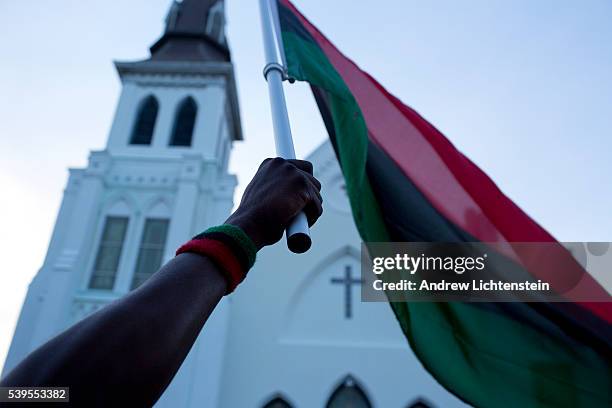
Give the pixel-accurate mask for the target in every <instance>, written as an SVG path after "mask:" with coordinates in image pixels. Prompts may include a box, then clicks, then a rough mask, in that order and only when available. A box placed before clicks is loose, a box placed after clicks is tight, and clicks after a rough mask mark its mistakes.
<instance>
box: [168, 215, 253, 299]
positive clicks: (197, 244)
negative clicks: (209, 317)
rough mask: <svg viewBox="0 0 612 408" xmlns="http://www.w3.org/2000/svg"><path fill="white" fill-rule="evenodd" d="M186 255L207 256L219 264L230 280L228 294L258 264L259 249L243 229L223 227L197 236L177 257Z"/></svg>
mask: <svg viewBox="0 0 612 408" xmlns="http://www.w3.org/2000/svg"><path fill="white" fill-rule="evenodd" d="M185 252H191V253H196V254H200V255H204V256H206V257H208V258H209V259H210V260H212V261H213V263H214V264H215V265H217V267H218V268H219V269H220V270H221V271H222V272H223V274H224V277H225V280H226V281H227V292H226V295H227V294H230V293H232V292H233V291H234V289H236V287H237V286H238V285H239V284H240V282H242V281H243V280H244V278H245V277H246V274H247V272H248V271H249V269H251V267H252V266H253V264H254V263H255V257H256V254H257V247H256V246H255V244H254V243H253V241H251V238H249V236H248V235H247V234H245V232H244V231H243V230H242V229H240V228H239V227H236V226H235V225H230V224H223V225H219V226H217V227H212V228H209V229H207V230H206V231H204V232H202V233H200V234H198V235H196V236H195V237H193V238H192V239H191V240H190V241H188V242H187V243H185V244H183V245H181V247H180V248H179V249H178V250H177V251H176V255H179V254H182V253H185Z"/></svg>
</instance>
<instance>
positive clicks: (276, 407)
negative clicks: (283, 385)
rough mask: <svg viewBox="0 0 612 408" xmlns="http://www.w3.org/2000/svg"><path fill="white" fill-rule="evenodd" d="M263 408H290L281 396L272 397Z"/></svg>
mask: <svg viewBox="0 0 612 408" xmlns="http://www.w3.org/2000/svg"><path fill="white" fill-rule="evenodd" d="M263 408H292V407H291V404H289V403H288V402H287V401H285V399H284V398H283V397H281V396H278V397H274V398H273V399H271V400H270V401H268V402H267V403H266V405H264V406H263Z"/></svg>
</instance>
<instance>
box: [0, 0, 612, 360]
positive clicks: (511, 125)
mask: <svg viewBox="0 0 612 408" xmlns="http://www.w3.org/2000/svg"><path fill="white" fill-rule="evenodd" d="M294 1H295V3H296V5H297V6H298V7H299V8H300V9H301V10H302V11H303V12H304V13H305V15H306V16H307V17H308V18H309V19H310V20H311V21H312V22H313V23H314V24H315V25H317V26H318V27H319V28H320V29H321V30H322V31H323V32H324V33H325V34H326V35H327V36H328V37H329V38H330V39H331V40H332V41H333V42H334V43H335V44H336V45H337V46H338V47H339V48H340V49H341V50H342V51H344V52H345V53H346V54H347V55H348V56H349V57H351V58H352V59H353V60H355V61H356V62H357V63H358V64H359V65H360V66H361V67H362V68H364V69H365V70H367V71H368V72H370V74H372V75H373V76H374V77H376V78H377V79H378V80H379V81H380V82H381V83H382V84H383V85H384V86H385V87H387V88H388V89H389V90H390V91H391V92H392V93H393V94H395V95H397V96H398V97H399V98H400V99H402V100H403V101H404V102H405V103H407V104H409V105H411V106H412V107H413V108H415V109H416V110H417V111H419V112H420V113H421V114H422V115H423V116H424V117H425V118H427V119H428V120H430V121H431V122H432V123H433V124H434V125H436V126H437V127H438V128H439V129H440V130H442V132H444V133H445V134H446V135H447V137H449V139H450V140H451V141H452V142H453V143H454V144H455V145H456V146H458V147H459V148H460V149H461V150H462V151H463V152H464V153H466V154H467V155H468V156H469V157H470V158H471V159H472V160H474V161H475V162H476V163H477V164H478V165H479V166H481V168H483V169H484V170H485V171H486V172H487V173H488V174H489V175H490V176H491V177H492V178H493V179H494V180H495V181H496V182H497V183H498V185H499V186H500V187H501V188H502V190H503V191H505V192H506V193H507V194H508V195H509V196H510V197H511V198H512V199H514V200H515V201H516V202H517V203H518V204H519V205H520V206H521V207H522V208H523V209H525V210H526V211H527V212H528V213H529V214H530V215H532V216H533V217H534V218H535V219H536V220H537V221H539V222H540V223H541V224H542V225H543V226H544V227H546V228H547V229H548V230H549V231H550V232H552V233H553V235H555V236H556V237H557V238H558V239H559V240H562V241H589V240H591V241H612V232H611V231H612V215H611V212H612V189H611V184H612V160H611V156H612V130H611V129H612V74H611V73H612V25H611V24H610V21H612V2H610V1H606V0H585V1H575V0H568V1H562V0H538V1H532V0H469V1H461V2H459V1H455V0H445V1H442V0H430V1H412V0H378V1H376V2H373V1H365V0H334V1H329V0H294ZM226 3H227V19H228V30H227V33H228V37H229V41H230V46H231V49H232V54H233V59H234V62H235V64H236V70H237V78H238V88H239V97H240V103H241V110H242V121H243V128H244V134H245V138H246V141H245V142H243V143H240V144H237V145H236V146H235V149H234V153H233V156H232V162H231V169H232V171H233V172H235V173H236V174H238V177H239V180H240V186H239V189H238V192H237V198H239V196H240V192H241V191H242V190H243V189H244V186H245V183H246V182H248V180H249V179H250V177H251V175H252V174H253V172H254V169H255V168H256V167H257V165H258V163H259V162H260V161H261V160H262V159H263V158H265V157H267V156H271V155H273V153H274V150H273V141H272V134H271V123H270V112H269V108H268V99H267V92H266V88H265V83H264V80H263V77H262V74H261V70H262V67H263V52H262V48H261V39H260V37H261V35H260V27H259V14H258V10H257V2H256V1H255V0H226ZM169 4H170V0H130V1H113V2H109V1H102V0H88V1H77V0H63V1H50V0H39V1H35V2H26V1H6V0H5V1H0V38H2V40H1V41H0V44H1V46H0V55H1V63H0V186H1V188H2V195H1V198H0V228H1V233H0V254H1V258H0V259H1V262H2V267H1V268H0V364H1V363H3V361H4V357H5V354H6V351H7V349H8V346H9V342H10V339H11V336H12V333H13V330H14V327H15V323H16V321H17V317H18V314H19V310H20V307H21V303H22V301H23V298H24V296H25V293H26V290H27V285H28V283H29V282H30V280H31V279H32V277H33V276H34V274H35V273H36V271H37V269H38V268H39V267H40V266H41V264H42V261H43V257H44V255H45V252H46V248H47V244H48V242H49V238H50V235H51V231H52V228H53V223H54V221H55V216H56V214H57V211H58V208H59V204H60V200H61V197H62V190H63V188H64V185H65V182H66V179H67V168H68V167H82V166H84V165H85V164H86V158H87V155H88V152H89V151H90V150H92V149H94V150H100V149H103V148H104V145H105V141H106V137H107V134H108V131H109V129H110V124H111V120H112V118H113V114H114V109H115V104H116V102H117V98H118V95H119V91H120V83H119V80H118V77H117V75H116V73H115V70H114V68H113V65H112V63H111V62H112V60H124V61H125V60H138V59H144V58H146V57H147V56H148V47H149V46H150V45H151V44H152V43H153V42H154V41H155V40H156V39H157V38H158V37H159V35H160V33H161V32H162V29H163V19H164V16H165V15H166V11H167V8H168V6H169ZM288 105H289V112H290V116H291V120H292V125H293V132H294V136H295V139H296V140H295V142H296V149H297V152H298V156H301V157H304V156H305V155H307V154H308V153H309V152H310V151H311V150H312V149H313V148H314V147H316V146H317V145H318V144H319V143H321V142H322V141H323V140H325V137H326V136H325V132H324V129H323V126H322V122H321V119H320V117H319V115H318V113H317V111H316V108H315V106H314V102H313V99H312V97H311V96H310V94H309V90H308V88H307V87H306V86H305V85H304V84H298V85H292V86H290V87H289V89H288ZM253 278H256V277H252V279H253Z"/></svg>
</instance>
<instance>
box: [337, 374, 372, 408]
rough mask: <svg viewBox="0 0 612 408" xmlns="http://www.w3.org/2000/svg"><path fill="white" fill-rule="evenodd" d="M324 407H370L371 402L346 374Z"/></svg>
mask: <svg viewBox="0 0 612 408" xmlns="http://www.w3.org/2000/svg"><path fill="white" fill-rule="evenodd" d="M326 408H372V404H370V400H368V396H367V395H366V393H365V392H364V391H363V390H362V389H361V387H360V386H359V384H357V382H356V381H355V380H354V379H353V378H352V377H351V376H348V377H346V379H345V380H344V381H343V382H342V384H340V385H339V386H338V388H336V390H335V391H334V392H333V393H332V395H331V397H329V400H328V401H327V405H326Z"/></svg>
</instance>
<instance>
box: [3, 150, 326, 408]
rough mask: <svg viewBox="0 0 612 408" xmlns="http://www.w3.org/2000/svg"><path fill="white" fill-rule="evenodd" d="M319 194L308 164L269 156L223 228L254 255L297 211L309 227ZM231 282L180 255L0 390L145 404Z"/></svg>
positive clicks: (195, 257) (218, 269) (42, 352)
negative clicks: (64, 392)
mask: <svg viewBox="0 0 612 408" xmlns="http://www.w3.org/2000/svg"><path fill="white" fill-rule="evenodd" d="M320 188H321V185H320V184H319V182H318V181H317V180H316V179H315V178H314V177H313V176H312V165H311V164H310V163H308V162H305V161H299V160H290V161H286V160H283V159H278V158H277V159H267V160H266V161H264V162H263V163H262V165H261V166H260V167H259V170H258V171H257V174H256V175H255V177H254V178H253V180H252V181H251V183H250V184H249V185H248V186H247V188H246V190H245V192H244V195H243V197H242V201H241V203H240V206H239V207H238V209H237V210H236V212H234V213H233V214H232V215H231V216H230V217H229V218H228V220H227V221H226V224H229V225H234V226H236V227H239V228H240V229H241V230H242V231H243V232H244V233H246V235H247V236H248V237H249V238H250V240H251V241H252V244H254V246H255V248H256V249H257V250H259V249H261V248H262V247H264V246H266V245H271V244H273V243H275V242H277V241H278V240H279V239H280V238H281V237H282V235H283V231H284V229H285V227H286V226H287V225H288V224H289V222H290V220H291V219H292V218H293V217H294V216H295V215H296V214H298V213H299V212H300V211H302V210H303V211H304V212H305V213H306V215H307V217H308V220H309V223H310V224H313V223H314V222H315V221H316V220H317V218H318V217H319V216H320V215H321V212H322V207H321V196H320V194H319V191H320ZM186 238H187V237H186ZM196 252H197V251H196ZM230 285H232V280H231V279H230V278H228V272H227V270H225V268H224V264H223V263H222V262H218V260H216V257H215V256H206V255H202V254H199V253H192V252H189V251H188V252H185V253H181V254H180V255H178V256H176V257H175V258H174V259H172V260H171V261H170V262H168V263H167V264H166V265H164V266H163V267H162V268H161V269H160V270H159V271H158V272H156V273H155V274H154V275H153V276H152V277H151V278H150V279H149V280H148V281H147V282H146V283H145V284H144V285H142V286H141V287H140V288H138V289H137V290H135V291H133V292H131V293H129V294H128V295H126V296H124V297H123V298H121V299H118V300H117V301H115V302H113V303H111V304H110V305H108V306H107V307H105V308H103V309H102V310H100V311H98V312H97V313H95V314H93V315H91V316H89V317H88V318H86V319H84V320H82V321H81V322H79V323H77V324H76V325H74V326H72V327H70V328H69V329H67V330H66V331H64V332H63V333H61V334H59V335H58V336H56V337H55V338H53V339H52V340H50V341H49V342H47V343H46V344H44V345H42V346H41V347H40V348H38V349H37V350H35V351H34V352H32V353H31V354H30V355H29V356H28V357H26V359H25V360H24V361H22V362H21V363H20V364H19V365H18V366H17V367H16V368H15V369H13V370H12V371H11V372H10V373H9V374H8V375H7V376H6V377H5V378H4V379H3V380H2V381H1V382H0V386H4V387H8V386H22V387H33V386H58V387H59V386H62V387H70V400H71V402H72V403H73V404H74V405H78V406H81V405H82V406H117V404H121V405H122V406H151V405H153V404H154V403H155V401H157V399H158V398H159V397H160V396H161V394H162V393H163V391H164V390H165V389H166V387H167V386H168V384H169V383H170V381H171V380H172V378H173V377H174V375H175V373H176V371H177V370H178V369H179V367H180V365H181V364H182V362H183V360H184V359H185V357H186V356H187V353H188V352H189V350H190V349H191V346H192V345H193V343H194V341H195V339H196V337H197V336H198V334H199V332H200V330H201V329H202V327H203V326H204V323H205V322H206V320H207V319H208V316H210V314H211V313H212V311H213V309H214V308H215V306H216V305H217V303H218V302H219V300H220V299H221V298H222V297H223V296H224V295H225V294H226V293H227V291H228V287H229V286H230ZM0 405H1V404H0Z"/></svg>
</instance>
